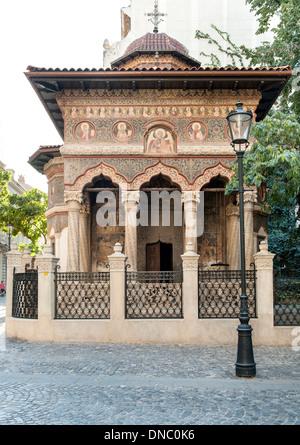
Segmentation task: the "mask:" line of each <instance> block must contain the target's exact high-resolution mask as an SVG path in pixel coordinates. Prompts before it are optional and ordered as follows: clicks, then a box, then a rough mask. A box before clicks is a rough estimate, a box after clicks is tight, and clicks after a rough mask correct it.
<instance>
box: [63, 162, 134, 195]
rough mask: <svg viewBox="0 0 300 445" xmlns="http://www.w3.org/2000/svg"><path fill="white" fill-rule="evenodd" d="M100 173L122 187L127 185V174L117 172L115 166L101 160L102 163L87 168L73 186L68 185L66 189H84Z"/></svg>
mask: <svg viewBox="0 0 300 445" xmlns="http://www.w3.org/2000/svg"><path fill="white" fill-rule="evenodd" d="M100 175H103V176H107V177H109V178H110V179H111V180H112V182H114V183H116V184H118V185H119V186H120V187H122V186H126V187H127V179H126V178H125V176H123V175H122V174H120V173H117V171H116V169H115V168H114V167H112V166H110V165H108V164H105V162H103V161H101V162H100V164H98V165H96V166H94V167H91V168H89V169H87V170H86V171H85V172H84V173H83V174H82V175H81V176H79V177H78V178H77V179H76V181H75V182H74V183H73V184H72V185H71V186H68V187H66V189H67V190H70V191H71V190H79V191H82V190H83V189H84V187H85V186H86V185H87V184H89V183H91V182H92V181H93V179H94V178H95V177H97V176H100Z"/></svg>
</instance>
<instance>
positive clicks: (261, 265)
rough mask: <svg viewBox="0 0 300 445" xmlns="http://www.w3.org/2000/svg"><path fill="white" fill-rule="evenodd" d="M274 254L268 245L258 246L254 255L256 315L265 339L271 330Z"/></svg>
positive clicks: (263, 243)
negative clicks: (260, 322) (257, 250)
mask: <svg viewBox="0 0 300 445" xmlns="http://www.w3.org/2000/svg"><path fill="white" fill-rule="evenodd" d="M274 256H275V255H274V254H273V253H270V252H269V251H268V243H267V242H266V241H262V242H261V243H260V244H259V252H258V253H256V254H255V255H254V261H255V269H256V305H257V307H256V315H257V317H258V319H259V320H262V321H264V323H262V325H261V326H262V329H263V330H264V331H265V333H264V335H265V338H268V336H269V335H270V330H271V329H272V328H273V323H274V321H273V311H274V300H273V259H274Z"/></svg>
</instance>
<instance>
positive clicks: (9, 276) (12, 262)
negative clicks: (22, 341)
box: [6, 243, 22, 317]
mask: <svg viewBox="0 0 300 445" xmlns="http://www.w3.org/2000/svg"><path fill="white" fill-rule="evenodd" d="M6 258H7V269H6V317H11V316H12V298H13V279H14V270H15V273H20V272H21V259H22V253H21V252H19V251H18V245H17V244H16V243H12V245H11V250H10V251H9V252H7V253H6Z"/></svg>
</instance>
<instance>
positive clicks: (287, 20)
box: [241, 0, 300, 118]
mask: <svg viewBox="0 0 300 445" xmlns="http://www.w3.org/2000/svg"><path fill="white" fill-rule="evenodd" d="M246 3H248V4H250V5H251V6H250V9H251V11H253V12H255V15H256V17H257V19H258V24H259V27H258V30H257V34H263V33H264V32H266V31H270V30H271V31H272V34H273V39H272V42H265V41H264V42H262V44H261V45H260V46H258V47H257V48H254V49H249V48H247V47H246V46H244V45H243V46H241V52H242V53H243V54H244V55H245V56H246V58H247V59H248V60H249V64H250V65H251V66H254V65H259V66H266V67H271V66H284V65H289V66H290V67H291V68H292V69H293V70H294V74H293V76H292V79H291V81H290V82H288V84H287V85H286V86H285V88H284V90H283V92H282V94H281V96H280V99H279V103H280V106H281V109H282V110H285V111H289V110H290V109H291V110H292V111H294V112H295V113H296V115H297V116H298V118H299V116H300V77H299V74H300V70H298V68H299V67H300V33H299V27H300V8H299V0H246ZM272 19H275V20H276V22H277V23H276V24H275V26H272Z"/></svg>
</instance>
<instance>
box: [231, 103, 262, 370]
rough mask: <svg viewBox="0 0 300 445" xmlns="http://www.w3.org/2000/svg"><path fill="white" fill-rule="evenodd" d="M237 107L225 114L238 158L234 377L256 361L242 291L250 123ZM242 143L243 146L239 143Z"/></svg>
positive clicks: (249, 115)
mask: <svg viewBox="0 0 300 445" xmlns="http://www.w3.org/2000/svg"><path fill="white" fill-rule="evenodd" d="M236 107H237V109H236V110H233V111H231V112H230V113H229V114H228V116H227V121H228V125H229V130H230V135H231V140H232V142H231V145H232V146H233V148H234V150H235V152H236V154H237V159H238V175H239V205H240V253H241V290H242V295H241V305H240V316H239V320H240V325H239V326H238V328H237V331H238V351H237V361H236V364H235V370H236V375H237V376H238V377H254V376H255V375H256V364H255V362H254V356H253V346H252V328H251V326H250V324H249V309H248V297H247V295H246V270H245V227H244V226H245V223H244V173H243V157H244V153H245V151H246V149H247V147H248V145H249V142H248V139H249V135H250V128H251V123H252V117H253V115H252V112H251V111H250V110H248V111H244V110H243V104H242V103H241V102H240V101H238V102H237V104H236ZM243 146H245V147H243Z"/></svg>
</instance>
